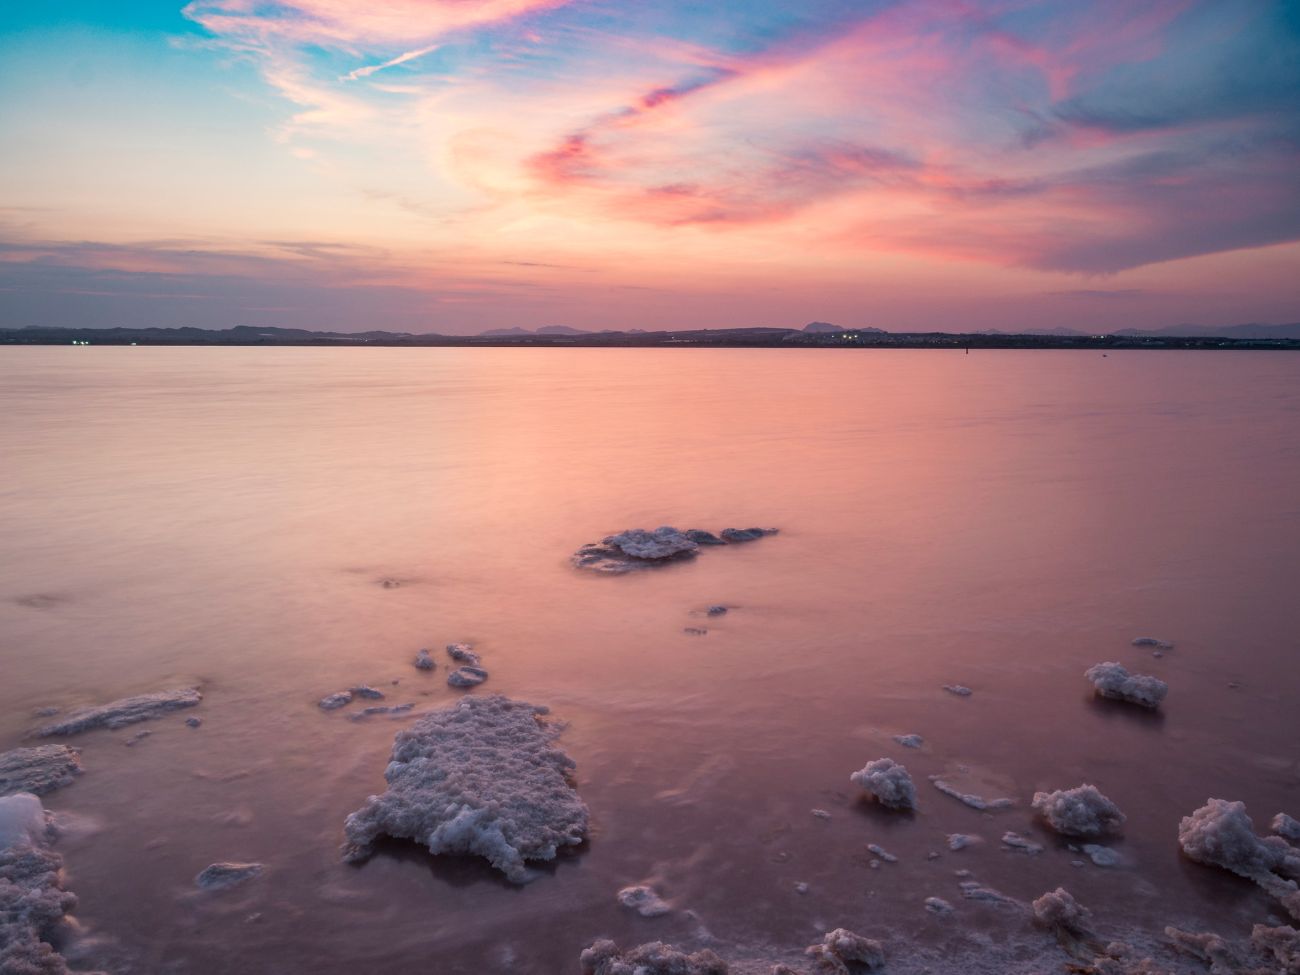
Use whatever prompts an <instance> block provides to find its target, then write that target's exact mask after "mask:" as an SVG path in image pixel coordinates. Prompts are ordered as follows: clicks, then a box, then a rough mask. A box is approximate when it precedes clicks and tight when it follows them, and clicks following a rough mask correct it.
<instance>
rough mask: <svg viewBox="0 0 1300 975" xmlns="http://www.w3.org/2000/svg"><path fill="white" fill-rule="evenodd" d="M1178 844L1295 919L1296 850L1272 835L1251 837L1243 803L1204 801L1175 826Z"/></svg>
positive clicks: (1299, 859) (1298, 890) (1299, 892)
mask: <svg viewBox="0 0 1300 975" xmlns="http://www.w3.org/2000/svg"><path fill="white" fill-rule="evenodd" d="M1178 844H1179V845H1180V846H1181V847H1182V848H1183V852H1184V853H1185V854H1187V856H1188V857H1190V858H1191V859H1193V860H1195V861H1197V862H1198V863H1208V864H1210V865H1211V866H1216V867H1222V868H1223V869H1225V870H1231V871H1232V872H1233V873H1235V874H1238V875H1239V876H1242V877H1246V878H1248V879H1250V880H1253V881H1254V882H1255V883H1257V884H1258V885H1259V886H1260V887H1262V888H1263V889H1264V890H1266V891H1267V892H1268V893H1269V894H1271V895H1272V896H1274V897H1276V898H1277V899H1278V900H1280V901H1281V902H1282V906H1283V907H1285V908H1286V909H1287V911H1288V912H1289V913H1290V914H1291V916H1292V917H1294V918H1297V919H1300V886H1297V884H1296V881H1297V880H1300V850H1297V849H1295V848H1294V847H1292V846H1290V845H1289V844H1288V843H1287V842H1286V841H1285V840H1283V839H1281V838H1279V837H1276V836H1268V837H1264V838H1263V839H1261V838H1260V837H1258V836H1256V835H1255V824H1254V823H1252V822H1251V820H1250V817H1249V816H1248V815H1246V804H1245V803H1244V802H1228V801H1226V800H1224V799H1210V800H1209V801H1208V802H1206V804H1205V805H1204V806H1202V807H1201V808H1200V809H1198V810H1196V811H1195V812H1194V813H1192V814H1191V815H1190V816H1186V817H1184V818H1183V820H1182V822H1180V823H1179V824H1178Z"/></svg>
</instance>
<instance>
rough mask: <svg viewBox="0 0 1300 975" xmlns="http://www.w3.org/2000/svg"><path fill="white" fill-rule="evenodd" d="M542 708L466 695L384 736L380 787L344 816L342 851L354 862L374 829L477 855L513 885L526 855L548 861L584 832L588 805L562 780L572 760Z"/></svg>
mask: <svg viewBox="0 0 1300 975" xmlns="http://www.w3.org/2000/svg"><path fill="white" fill-rule="evenodd" d="M546 713H548V712H547V709H546V708H541V707H534V706H533V705H531V704H525V703H523V702H521V701H511V700H509V699H507V698H505V697H502V696H501V695H499V694H493V695H489V696H487V697H467V698H465V699H464V700H462V701H460V703H458V704H457V705H456V706H455V707H451V708H444V709H442V710H440V711H434V712H432V713H430V714H426V715H425V716H423V717H422V718H420V719H419V720H418V721H416V723H415V724H414V725H412V726H411V728H409V729H408V730H405V731H400V732H398V734H397V737H396V739H395V740H394V742H393V754H392V761H391V762H390V763H389V765H388V768H387V769H385V771H384V778H385V779H386V780H387V782H388V791H386V792H385V793H384V794H383V795H380V796H371V797H370V798H369V799H367V800H366V804H365V805H364V806H363V807H362V808H361V809H359V810H357V811H356V812H354V813H353V814H352V815H350V816H349V817H348V818H347V822H346V824H345V826H344V831H345V832H346V834H347V840H348V842H347V845H346V846H345V847H344V858H345V859H347V860H363V859H365V858H366V857H367V856H369V855H370V853H371V849H372V844H373V843H374V841H375V839H376V838H377V837H379V836H381V835H386V836H392V837H397V838H400V839H411V840H415V841H416V842H418V843H422V844H424V845H425V846H427V847H428V848H429V852H430V853H433V854H435V855H437V854H439V853H469V854H474V855H477V856H482V857H485V858H486V859H487V860H488V862H490V863H491V864H492V866H494V867H496V868H497V869H498V870H500V871H502V872H503V873H504V874H505V875H506V877H508V878H509V879H510V880H511V881H513V882H514V883H525V882H527V881H528V880H529V879H530V878H529V873H528V870H527V869H526V867H525V861H526V860H553V859H554V858H555V855H556V852H557V851H558V850H559V848H560V847H562V846H576V845H577V844H579V843H581V842H582V840H583V838H584V836H585V835H586V832H587V817H588V813H587V807H586V805H585V804H584V803H583V802H582V800H581V799H579V798H578V794H577V792H575V791H574V789H573V786H572V785H570V784H569V780H568V777H567V773H568V772H569V770H570V769H572V768H573V767H574V765H573V761H572V760H571V759H570V758H569V757H568V756H567V755H566V754H564V752H562V751H561V750H560V749H558V748H556V747H555V746H554V745H552V744H551V743H552V742H553V741H554V740H555V738H556V737H557V736H558V735H559V732H558V730H556V729H555V728H554V727H553V726H551V725H549V724H547V723H545V722H543V721H542V720H540V717H541V716H542V715H544V714H546Z"/></svg>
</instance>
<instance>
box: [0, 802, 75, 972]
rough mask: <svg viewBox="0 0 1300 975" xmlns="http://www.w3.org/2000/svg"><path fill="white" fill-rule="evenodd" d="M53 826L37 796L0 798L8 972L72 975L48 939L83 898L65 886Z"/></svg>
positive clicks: (0, 910)
mask: <svg viewBox="0 0 1300 975" xmlns="http://www.w3.org/2000/svg"><path fill="white" fill-rule="evenodd" d="M48 829H49V827H48V824H47V820H46V815H45V809H44V807H43V806H42V805H41V800H39V799H37V798H36V797H35V796H34V795H31V794H30V793H25V792H20V793H18V794H17V795H12V796H6V797H5V798H3V799H0V972H4V973H6V975H8V973H14V975H69V969H68V966H67V964H66V963H65V962H64V960H63V956H62V955H60V954H59V953H58V952H57V951H55V950H54V947H53V945H52V944H50V942H49V940H48V939H49V938H51V937H53V936H55V935H56V933H57V932H58V931H59V929H60V927H62V926H63V923H64V915H65V914H67V912H68V911H70V910H72V909H73V908H74V907H75V906H76V904H77V898H76V897H74V896H73V895H72V894H70V893H69V892H67V891H65V890H64V889H63V886H62V880H61V876H62V870H63V858H62V857H61V856H59V855H58V854H57V853H54V852H53V851H51V850H50V849H48V847H47V842H48V838H49V837H48Z"/></svg>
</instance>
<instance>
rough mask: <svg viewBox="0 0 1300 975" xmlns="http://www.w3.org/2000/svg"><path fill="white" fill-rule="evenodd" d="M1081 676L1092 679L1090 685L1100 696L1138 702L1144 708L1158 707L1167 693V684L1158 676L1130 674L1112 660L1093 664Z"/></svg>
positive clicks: (1132, 702)
mask: <svg viewBox="0 0 1300 975" xmlns="http://www.w3.org/2000/svg"><path fill="white" fill-rule="evenodd" d="M1083 676H1084V677H1086V678H1088V680H1090V681H1092V686H1093V687H1095V688H1096V689H1097V693H1098V694H1100V695H1101V696H1102V697H1109V698H1112V699H1113V700H1116V701H1127V702H1129V703H1130V704H1139V705H1141V706H1142V707H1144V708H1155V707H1159V706H1160V702H1161V701H1163V700H1164V699H1165V695H1166V694H1168V693H1169V685H1168V684H1166V683H1165V682H1164V681H1162V680H1160V678H1158V677H1149V676H1147V675H1146V674H1130V673H1129V672H1128V671H1127V670H1125V669H1124V668H1123V667H1122V666H1120V665H1119V664H1117V663H1115V662H1114V661H1109V662H1107V663H1104V664H1094V665H1093V666H1091V667H1089V668H1088V669H1087V670H1086V671H1084V673H1083Z"/></svg>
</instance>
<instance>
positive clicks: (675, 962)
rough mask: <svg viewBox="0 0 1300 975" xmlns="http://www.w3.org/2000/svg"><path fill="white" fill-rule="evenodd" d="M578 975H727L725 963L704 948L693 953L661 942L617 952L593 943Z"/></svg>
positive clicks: (608, 945) (612, 947)
mask: <svg viewBox="0 0 1300 975" xmlns="http://www.w3.org/2000/svg"><path fill="white" fill-rule="evenodd" d="M579 964H580V965H581V966H582V975H729V973H730V971H731V969H730V968H729V967H728V966H727V963H726V962H725V961H723V960H722V959H721V958H719V957H718V956H717V955H715V954H714V953H713V952H712V951H710V950H709V949H707V948H705V949H704V950H703V951H697V952H695V953H694V954H689V955H688V954H687V953H686V952H684V951H678V950H677V949H676V948H674V947H673V946H672V945H666V944H664V943H663V942H662V941H652V942H650V943H649V944H645V945H637V946H636V947H635V948H629V949H628V950H627V951H621V950H619V947H618V945H616V944H615V943H614V942H612V941H608V940H602V941H597V942H595V943H594V944H593V945H591V947H589V948H587V949H586V950H584V951H583V953H582V956H581V958H580V959H579Z"/></svg>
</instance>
